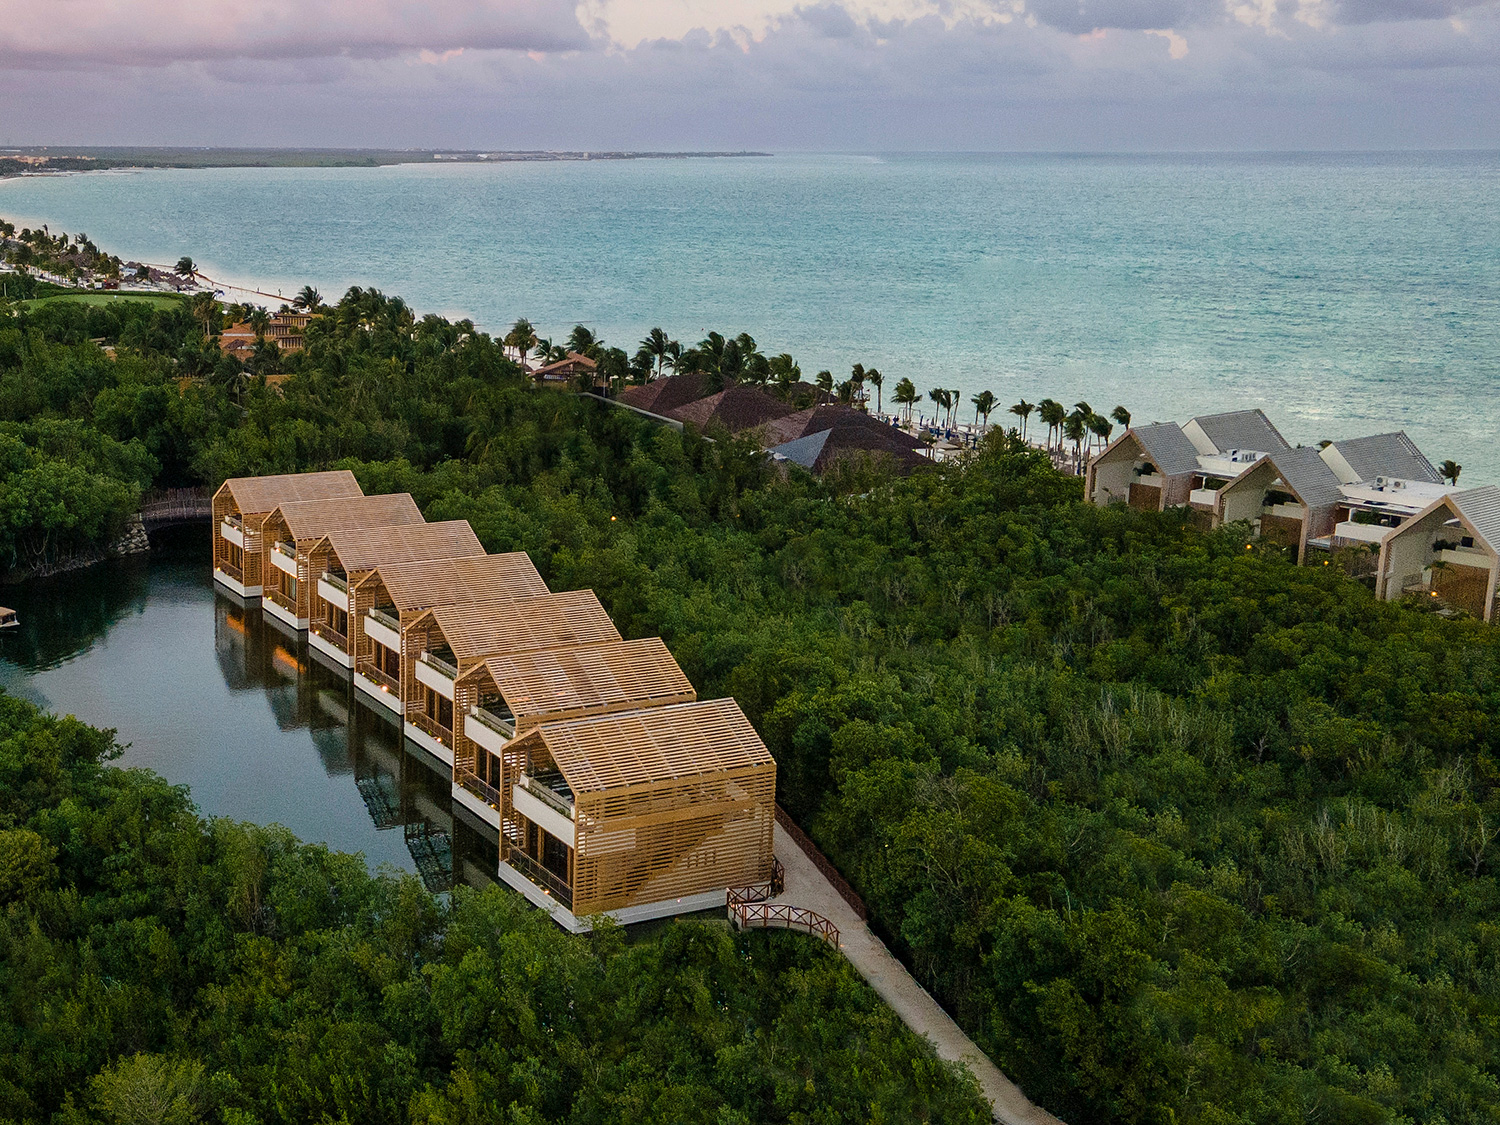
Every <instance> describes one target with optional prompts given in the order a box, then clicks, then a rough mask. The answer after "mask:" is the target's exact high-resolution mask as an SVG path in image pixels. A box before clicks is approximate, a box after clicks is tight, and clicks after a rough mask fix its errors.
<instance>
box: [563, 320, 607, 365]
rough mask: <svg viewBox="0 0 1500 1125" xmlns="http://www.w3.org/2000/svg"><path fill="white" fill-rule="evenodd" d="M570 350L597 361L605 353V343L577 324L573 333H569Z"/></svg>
mask: <svg viewBox="0 0 1500 1125" xmlns="http://www.w3.org/2000/svg"><path fill="white" fill-rule="evenodd" d="M568 350H569V351H570V352H577V353H578V354H579V355H583V356H588V358H589V359H594V360H597V359H598V358H599V355H600V354H601V353H602V352H603V351H604V341H603V340H601V339H599V337H597V336H595V335H594V333H593V332H592V331H591V330H589V329H587V328H585V327H584V326H583V325H581V324H575V325H573V331H572V332H569V333H568Z"/></svg>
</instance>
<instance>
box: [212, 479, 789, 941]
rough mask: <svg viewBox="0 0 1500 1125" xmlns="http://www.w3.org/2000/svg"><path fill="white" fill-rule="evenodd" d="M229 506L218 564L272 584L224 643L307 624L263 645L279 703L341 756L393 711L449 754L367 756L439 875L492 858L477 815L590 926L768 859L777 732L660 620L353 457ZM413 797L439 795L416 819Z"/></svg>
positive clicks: (233, 487)
mask: <svg viewBox="0 0 1500 1125" xmlns="http://www.w3.org/2000/svg"><path fill="white" fill-rule="evenodd" d="M214 515H215V521H214V578H215V580H216V581H217V582H218V583H219V585H221V586H222V587H224V588H225V589H226V590H229V591H231V592H233V593H236V594H239V595H241V596H242V597H253V596H254V595H255V594H256V593H258V594H259V595H260V601H261V607H260V608H261V613H253V612H252V611H251V610H249V608H248V607H243V608H239V609H237V610H236V611H235V612H233V613H226V614H223V615H221V621H222V624H223V630H222V631H223V633H224V634H225V635H226V637H231V639H230V640H227V641H226V642H225V644H226V645H228V646H229V647H230V648H232V647H233V640H232V635H233V634H236V633H238V634H240V635H242V636H248V635H250V634H251V633H255V632H258V631H259V629H258V628H257V627H259V626H261V625H262V624H266V625H269V624H272V623H275V624H276V625H277V626H278V627H279V628H280V629H288V628H289V629H290V630H291V632H290V633H289V634H287V635H282V636H281V637H280V639H279V640H277V641H276V642H274V643H272V644H271V645H270V646H269V647H267V648H266V651H265V655H264V659H263V660H261V661H247V667H248V664H250V663H259V664H261V665H263V666H264V670H263V672H262V680H263V681H264V686H265V688H266V690H267V692H268V694H269V695H270V696H271V698H272V706H273V709H276V710H277V711H278V716H280V715H281V714H282V713H283V712H285V713H287V718H288V720H290V721H293V722H296V721H303V722H306V723H307V724H308V726H309V728H310V729H311V730H313V732H314V734H315V735H316V736H317V737H315V741H317V742H319V743H320V753H321V752H323V751H322V750H321V743H322V742H325V741H327V742H328V743H329V752H330V753H334V754H335V756H336V753H337V751H336V747H334V746H333V743H334V742H336V741H337V739H338V737H339V736H338V734H337V731H340V730H348V731H351V732H352V731H353V730H354V729H355V727H356V726H358V725H364V726H368V725H370V720H369V719H368V716H370V715H381V716H384V719H383V720H381V721H379V722H377V723H376V724H375V725H376V726H379V727H381V728H383V729H384V730H385V732H386V733H385V734H384V736H383V737H385V738H388V739H394V740H395V741H396V742H397V743H398V744H400V745H403V746H404V747H409V748H411V750H412V751H413V753H415V755H416V756H418V757H421V758H423V760H425V761H428V762H430V763H432V764H433V766H436V764H437V763H438V762H441V763H443V765H444V767H445V768H444V769H443V771H442V773H441V774H434V775H433V776H435V777H441V778H442V782H443V784H442V785H441V787H436V786H434V787H429V788H426V789H421V790H418V791H417V792H416V796H415V797H413V796H410V795H409V794H408V792H407V790H406V789H405V788H404V787H397V786H396V785H395V784H394V783H393V781H392V780H391V779H392V777H393V776H395V775H394V773H393V771H392V770H391V769H390V768H389V763H387V767H386V768H384V769H382V768H380V767H379V765H378V759H379V757H380V754H379V753H378V752H377V753H375V754H373V755H371V756H370V761H371V762H374V763H376V764H375V765H374V766H373V768H363V767H362V768H359V769H356V783H357V786H358V790H359V795H360V797H361V799H362V800H363V802H364V803H365V807H366V808H367V810H368V811H369V814H370V817H371V819H372V821H373V823H374V824H375V826H376V827H377V829H385V828H394V827H395V826H396V825H397V824H401V825H402V826H403V832H404V833H405V837H406V845H407V849H408V851H409V853H410V854H411V856H412V858H413V862H414V864H415V865H416V867H417V869H418V871H419V872H420V873H421V874H422V877H423V879H424V882H426V883H427V884H428V886H429V887H431V888H433V889H437V888H438V887H439V885H442V884H443V880H444V878H445V876H444V875H443V872H444V871H451V870H452V869H453V868H454V867H458V868H461V869H467V868H468V867H471V866H472V865H473V863H474V862H476V861H475V860H474V858H473V856H474V853H473V851H472V848H470V849H468V850H467V852H466V849H465V848H464V847H463V846H462V841H461V837H462V836H463V835H464V833H466V832H468V829H467V828H463V829H461V828H460V826H461V825H463V823H464V821H465V818H468V819H469V820H470V821H472V823H473V824H474V825H475V826H476V827H477V829H478V830H480V831H485V832H492V833H494V839H495V840H496V841H497V844H491V845H490V848H491V850H490V859H489V860H488V862H487V863H486V862H482V861H480V863H479V866H480V868H481V869H485V870H486V871H487V872H488V873H489V874H490V875H493V874H495V873H498V875H499V877H500V878H501V879H502V880H504V881H505V882H506V883H508V884H509V885H511V886H512V887H514V888H515V889H516V890H518V891H520V892H521V893H522V894H523V895H525V896H526V897H527V898H528V899H530V900H531V901H532V902H533V903H535V904H537V905H538V906H541V907H543V908H545V909H547V910H548V911H549V912H550V913H551V914H552V916H553V917H554V918H555V919H556V920H557V921H558V922H559V923H560V924H561V925H564V926H566V927H567V928H569V929H572V930H584V929H587V928H588V927H589V925H590V923H589V921H588V918H589V916H591V915H594V914H601V913H603V914H609V915H611V916H612V917H614V918H616V919H617V920H619V921H637V920H642V919H646V918H656V917H663V916H666V915H670V914H677V913H683V912H686V911H691V910H697V909H702V908H704V907H707V906H711V905H722V904H723V903H724V901H725V895H726V888H728V887H730V886H739V885H748V884H759V883H763V882H765V881H766V880H767V879H769V878H770V874H771V870H772V867H773V864H774V860H773V858H772V832H771V825H772V823H773V822H774V819H775V818H774V810H775V777H776V766H775V762H774V761H773V760H772V758H771V756H770V754H769V753H768V752H767V750H766V748H765V745H764V744H763V743H762V742H761V740H760V738H759V736H758V735H756V733H755V731H754V729H753V728H752V727H751V726H750V724H749V722H748V721H746V719H745V717H744V715H743V714H742V713H741V712H740V710H739V708H738V706H737V705H736V704H735V703H734V701H733V700H714V701H709V702H698V701H697V695H696V692H695V691H694V690H693V686H692V684H691V683H690V682H689V681H688V679H687V677H686V676H685V675H684V674H683V672H682V669H681V668H679V667H678V665H677V662H676V661H675V660H673V659H672V656H671V653H669V652H668V651H667V648H666V645H665V644H663V643H662V641H661V640H660V639H659V638H647V639H644V640H635V641H625V640H622V639H621V637H620V634H619V631H618V630H617V629H616V628H615V626H614V623H613V622H612V621H611V620H610V618H609V615H608V614H606V613H605V611H604V608H603V606H601V605H600V604H599V601H598V599H597V598H596V597H595V596H594V594H593V592H592V591H588V590H574V591H567V592H562V593H553V592H550V591H549V590H548V589H547V586H546V584H545V583H544V582H543V581H542V578H541V576H540V575H539V574H538V573H537V570H536V568H535V566H534V565H532V562H531V560H530V559H529V558H528V557H527V556H526V555H525V554H523V553H520V552H515V553H511V554H503V555H485V554H484V553H483V547H482V545H481V544H480V543H479V540H478V538H477V537H476V536H475V535H474V533H473V530H472V529H471V528H470V527H469V525H468V524H467V522H465V521H449V522H446V523H433V524H429V523H426V522H425V521H424V520H423V518H422V515H421V513H420V511H419V510H418V509H417V507H416V504H415V502H414V501H413V500H412V498H411V497H410V496H408V495H405V494H400V495H393V496H364V495H363V494H361V493H360V492H359V488H358V485H357V484H356V483H354V480H353V478H352V477H351V476H349V475H348V474H339V473H318V474H308V475H307V476H306V477H302V478H299V477H270V478H252V479H239V480H234V481H229V482H226V484H225V485H224V486H223V487H222V488H221V489H220V490H219V492H218V493H217V494H216V496H215V499H214ZM256 560H258V562H257V561H256ZM252 623H253V625H252ZM303 630H306V633H307V635H306V637H305V639H304V638H303V637H302V636H300V635H299V634H300V633H301V631H303ZM263 647H264V646H263ZM310 653H316V654H317V655H318V657H319V660H320V661H323V662H324V663H326V664H327V665H328V667H327V668H324V667H315V666H314V664H313V663H312V662H310V661H308V660H307V659H305V657H306V656H307V655H308V654H310ZM247 656H248V651H247ZM266 660H268V661H269V662H270V663H269V665H265V664H264V662H265V661H266ZM278 661H281V662H282V663H284V664H286V665H287V667H285V668H282V667H280V665H279V664H278ZM351 672H352V675H350V674H348V673H351ZM310 677H311V678H314V679H316V678H318V677H322V678H324V679H325V680H326V678H327V677H333V678H334V679H333V681H332V682H331V683H330V682H323V681H319V683H318V684H317V686H314V687H308V686H307V683H308V680H309V678H310ZM289 687H290V688H291V692H290V694H288V690H287V689H288V688H289ZM365 700H368V701H369V702H372V703H373V702H377V701H378V705H377V706H374V707H371V706H369V705H368V704H367V703H365V702H359V701H365ZM325 732H326V733H325ZM403 733H404V736H405V737H404V739H403V738H402V735H403ZM423 752H425V753H423ZM413 753H406V752H404V751H403V752H401V753H399V754H397V758H398V760H399V761H401V762H405V761H407V760H408V759H411V758H413ZM428 772H430V771H428ZM414 801H415V802H416V803H418V804H420V803H422V802H424V801H425V802H427V803H431V804H433V806H434V807H432V808H428V809H424V810H422V811H421V813H420V815H416V816H413V815H410V814H409V813H408V812H407V809H408V806H410V805H411V804H412V803H413V802H414ZM460 810H461V811H462V813H463V816H455V815H454V814H455V812H456V811H460ZM445 822H446V825H447V826H446V827H443V824H444V823H445ZM455 847H456V848H457V850H456V851H455V850H454V849H455ZM497 848H498V852H497Z"/></svg>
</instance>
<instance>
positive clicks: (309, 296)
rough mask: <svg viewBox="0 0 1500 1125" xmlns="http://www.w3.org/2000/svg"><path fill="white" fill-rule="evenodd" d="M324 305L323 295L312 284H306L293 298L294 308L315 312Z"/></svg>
mask: <svg viewBox="0 0 1500 1125" xmlns="http://www.w3.org/2000/svg"><path fill="white" fill-rule="evenodd" d="M322 307H323V295H322V294H321V293H319V292H318V291H317V290H316V289H314V288H313V287H312V286H311V285H304V286H303V287H302V288H301V289H300V290H299V291H298V293H297V295H296V296H295V297H293V298H292V308H294V309H302V310H304V311H305V312H310V313H315V312H318V311H319V310H320V309H322Z"/></svg>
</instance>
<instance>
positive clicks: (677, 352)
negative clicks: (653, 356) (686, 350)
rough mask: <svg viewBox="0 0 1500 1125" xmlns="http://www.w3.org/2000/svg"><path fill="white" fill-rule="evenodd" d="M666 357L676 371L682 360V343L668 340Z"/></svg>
mask: <svg viewBox="0 0 1500 1125" xmlns="http://www.w3.org/2000/svg"><path fill="white" fill-rule="evenodd" d="M666 358H667V363H669V364H670V365H671V367H672V370H673V371H674V372H675V371H676V370H677V365H678V364H679V363H681V362H682V344H681V343H680V342H679V341H677V340H668V341H667V351H666Z"/></svg>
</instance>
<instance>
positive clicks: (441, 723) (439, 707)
mask: <svg viewBox="0 0 1500 1125" xmlns="http://www.w3.org/2000/svg"><path fill="white" fill-rule="evenodd" d="M619 639H620V632H619V630H618V629H616V628H615V626H614V622H612V621H611V620H610V619H609V614H607V613H605V612H604V607H603V606H601V605H600V604H599V599H598V598H596V597H595V596H594V592H593V591H592V590H570V591H568V592H566V593H561V594H539V595H535V596H533V597H529V598H511V597H492V598H487V599H484V600H482V601H472V602H454V603H452V604H450V605H439V606H434V607H433V608H431V609H428V610H424V611H423V612H422V613H420V614H418V615H417V617H416V618H415V619H414V620H413V621H412V623H411V624H410V625H408V626H406V627H405V628H404V629H402V631H401V648H402V653H401V692H402V704H403V708H402V713H403V714H404V716H405V718H406V732H407V734H408V735H409V736H410V737H412V738H413V739H414V740H415V741H416V742H417V743H418V744H419V745H421V746H424V747H425V748H426V749H428V750H430V751H431V752H432V753H434V754H436V755H438V757H440V758H441V759H442V760H443V761H445V762H447V763H448V764H449V765H452V763H453V720H454V713H455V712H454V704H455V694H454V693H455V681H456V680H457V679H458V678H459V677H460V676H462V675H463V674H464V673H465V672H468V671H469V670H470V669H472V668H473V667H474V666H475V665H476V664H479V663H480V662H482V661H484V660H486V659H488V658H489V657H492V656H503V655H505V654H506V653H512V652H523V651H526V650H529V649H544V648H564V647H569V646H577V645H588V644H598V643H600V642H603V641H618V640H619Z"/></svg>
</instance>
